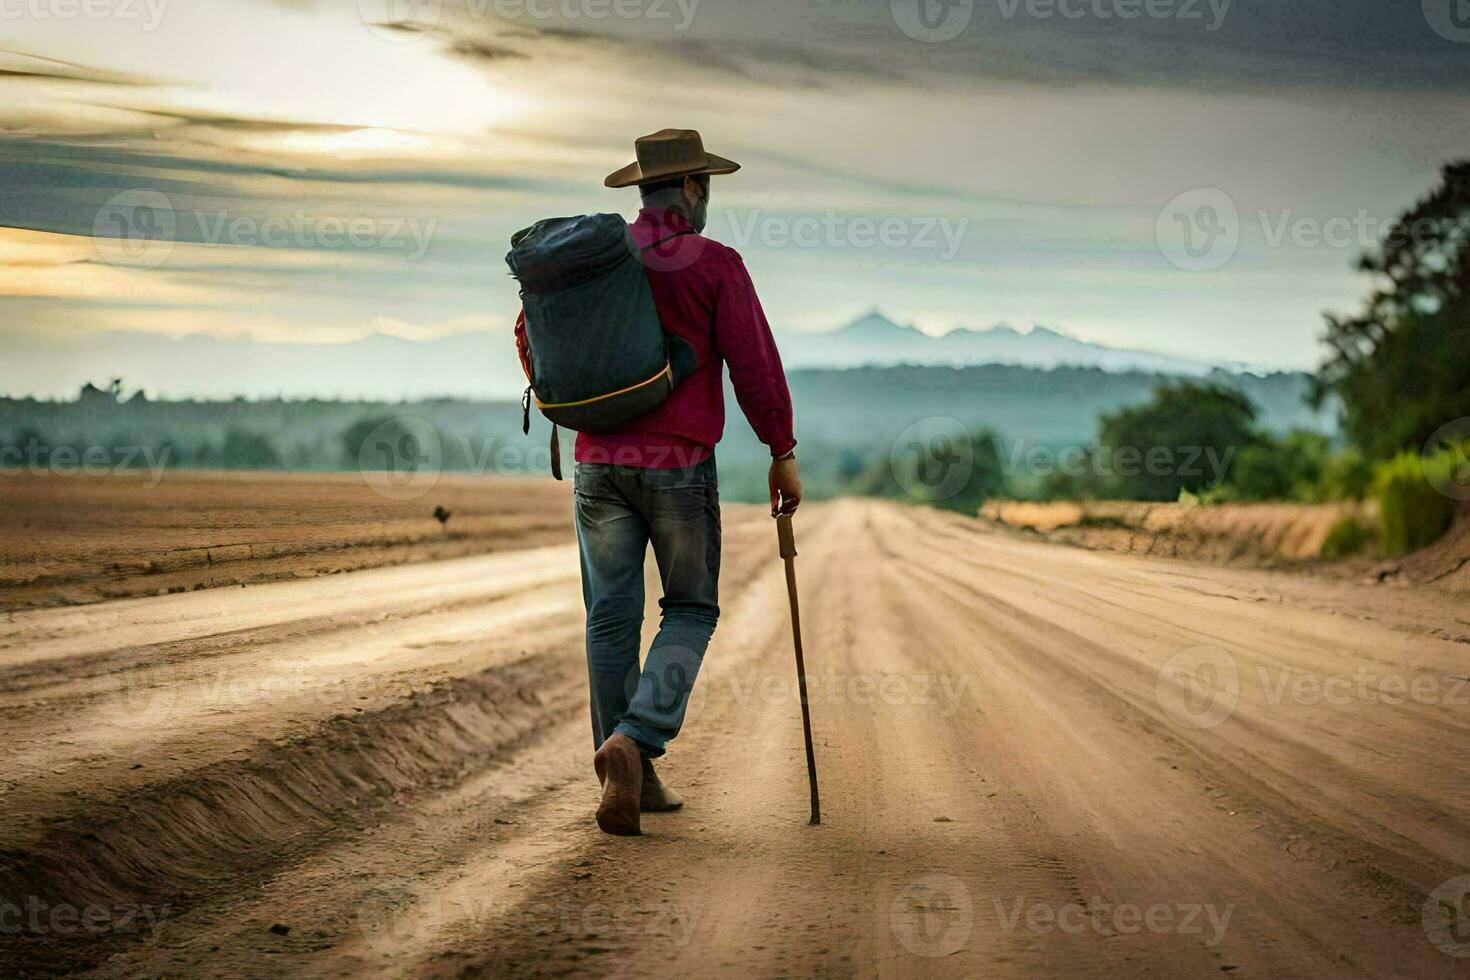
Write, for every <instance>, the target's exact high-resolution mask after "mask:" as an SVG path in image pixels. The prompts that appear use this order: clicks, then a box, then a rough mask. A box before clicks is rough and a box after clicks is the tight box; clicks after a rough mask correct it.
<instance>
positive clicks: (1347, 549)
mask: <svg viewBox="0 0 1470 980" xmlns="http://www.w3.org/2000/svg"><path fill="white" fill-rule="evenodd" d="M1372 537H1373V531H1372V529H1371V528H1369V527H1368V525H1367V524H1365V523H1363V521H1362V520H1360V519H1359V518H1358V516H1357V515H1356V514H1344V515H1343V516H1341V517H1339V518H1338V519H1337V520H1336V521H1335V522H1333V525H1332V527H1330V528H1328V529H1327V537H1326V538H1325V539H1324V540H1323V541H1322V557H1323V558H1342V557H1344V556H1345V555H1355V554H1357V553H1358V552H1360V551H1362V550H1363V548H1364V547H1365V546H1367V544H1368V542H1369V540H1370V539H1371V538H1372Z"/></svg>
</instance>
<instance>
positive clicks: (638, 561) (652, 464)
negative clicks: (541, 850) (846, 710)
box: [516, 129, 801, 835]
mask: <svg viewBox="0 0 1470 980" xmlns="http://www.w3.org/2000/svg"><path fill="white" fill-rule="evenodd" d="M634 148H635V153H636V156H637V161H636V162H634V163H631V164H629V165H628V166H626V167H624V168H622V169H621V170H618V171H616V172H615V173H613V174H610V175H609V176H608V177H607V178H606V180H604V182H603V183H604V184H605V185H606V186H608V187H632V186H637V187H638V190H639V193H640V194H641V195H642V198H643V208H642V210H641V211H640V212H639V213H638V218H637V220H636V221H634V222H633V224H632V226H631V232H632V237H633V240H634V242H635V244H636V245H637V246H638V247H639V249H640V250H641V251H642V254H643V260H644V265H645V267H646V269H647V273H648V280H649V285H650V287H651V289H652V291H653V297H654V303H655V306H656V307H657V309H658V314H659V320H660V322H661V323H662V326H663V329H664V331H665V333H666V334H668V335H670V336H671V338H672V341H673V343H681V342H682V344H687V346H688V348H689V350H687V351H684V352H683V353H685V354H688V353H690V352H692V355H693V357H694V363H695V367H694V369H693V371H692V373H690V374H689V375H688V377H686V378H685V379H684V380H683V381H682V382H681V383H680V384H679V385H677V386H676V387H675V388H674V390H673V392H672V393H671V394H670V395H669V397H668V398H667V399H666V400H665V401H664V402H663V403H662V404H661V405H659V406H658V408H656V409H654V410H653V411H652V412H651V413H649V414H647V415H645V416H643V417H641V418H639V419H637V420H636V421H635V422H633V423H631V424H629V425H628V426H626V427H625V428H623V429H622V430H620V431H617V432H613V433H606V434H599V435H591V434H588V433H585V432H584V433H580V434H579V435H578V436H577V446H576V476H575V495H576V504H575V508H576V522H577V538H578V541H579V543H580V547H581V564H582V595H583V599H584V601H585V603H586V607H587V671H588V678H589V682H590V687H591V701H592V736H593V745H594V747H595V748H596V754H595V756H594V757H593V764H594V768H595V769H596V772H597V776H598V779H600V780H601V781H602V785H603V796H602V802H601V804H600V805H599V807H598V810H597V824H598V826H599V827H601V828H602V829H603V830H604V831H605V832H607V833H610V834H629V835H631V834H637V833H639V832H640V824H639V813H640V811H658V810H674V809H678V808H679V807H680V806H682V805H683V802H682V800H680V799H679V797H678V795H677V794H675V793H674V792H673V791H672V790H670V789H669V788H668V787H666V786H664V785H663V784H662V783H661V782H660V781H659V778H658V776H657V774H656V773H655V772H654V769H653V763H652V760H653V759H656V758H658V757H659V756H661V755H663V754H664V751H665V748H666V747H667V745H668V743H669V741H670V740H671V739H673V738H674V737H675V736H676V735H677V734H678V733H679V727H680V725H681V724H682V723H683V720H684V712H685V709H686V707H687V706H688V701H689V693H690V691H691V690H692V689H693V686H694V680H695V677H696V675H697V674H698V671H699V666H700V663H701V661H702V660H703V658H704V652H705V648H706V647H707V646H708V644H709V640H710V636H711V634H712V633H713V632H714V629H715V622H716V620H717V619H718V617H719V612H720V609H719V574H720V508H719V490H718V484H717V481H716V475H715V458H714V450H715V444H716V443H717V442H719V440H720V436H721V434H722V432H723V430H724V423H725V401H724V390H723V373H724V369H723V366H724V365H726V364H728V365H729V368H730V381H731V384H732V386H733V387H734V389H735V396H736V399H737V400H738V402H739V403H740V408H741V410H742V411H743V412H744V414H745V417H746V419H747V420H748V421H749V422H750V425H751V428H752V429H754V430H755V434H756V436H757V437H758V438H759V439H760V440H761V441H762V442H763V443H765V444H766V446H767V447H769V448H770V450H771V469H770V479H769V483H770V494H771V511H772V514H775V513H777V512H781V513H788V514H789V513H792V512H793V511H795V510H796V508H797V505H798V504H799V503H800V502H801V479H800V477H799V476H798V474H797V468H796V439H795V438H794V437H793V435H792V428H793V422H792V413H791V395H790V392H789V391H788V389H787V386H786V377H785V374H784V372H783V370H782V367H781V358H780V355H779V354H778V353H777V350H776V343H775V340H774V339H773V338H772V336H771V328H770V325H769V324H768V323H767V322H766V317H765V313H764V312H763V311H762V310H761V305H760V301H759V300H758V299H757V298H756V294H755V287H754V285H753V284H752V283H751V280H750V274H749V273H748V272H747V271H746V269H745V265H744V263H743V262H742V261H741V259H740V255H739V254H738V253H737V252H736V251H735V250H734V249H731V248H727V247H726V246H724V245H721V244H719V243H718V242H715V241H712V240H711V239H708V238H705V237H703V235H701V234H700V232H702V231H703V230H704V226H705V220H706V216H707V211H708V207H709V198H710V177H711V176H712V175H722V174H732V173H734V172H735V171H736V170H738V169H740V165H739V164H737V163H735V162H734V161H732V160H727V159H725V158H724V157H719V156H715V155H714V154H712V153H707V152H705V149H704V144H703V141H702V140H701V139H700V135H699V133H697V132H695V131H694V130H677V129H665V130H661V131H659V132H657V133H653V134H652V135H649V136H644V137H642V138H640V139H638V140H636V141H635V142H634ZM516 342H517V345H518V346H519V347H520V348H521V350H522V354H523V356H524V353H525V345H526V339H525V325H524V314H523V316H522V319H520V320H518V321H517V323H516ZM650 543H651V544H652V545H653V554H654V558H655V560H656V561H657V563H658V570H659V577H660V579H661V580H662V584H663V598H662V600H660V602H659V606H660V608H661V610H662V620H661V623H660V626H659V630H658V635H657V637H655V639H654V641H653V644H652V646H651V647H650V649H649V651H648V656H647V657H646V658H645V660H644V663H643V666H642V669H641V670H640V669H639V664H638V655H639V651H640V645H641V639H640V636H641V629H642V623H643V605H644V595H643V562H644V556H645V554H646V552H647V549H648V546H649V544H650Z"/></svg>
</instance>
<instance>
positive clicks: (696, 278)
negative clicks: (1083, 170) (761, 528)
mask: <svg viewBox="0 0 1470 980" xmlns="http://www.w3.org/2000/svg"><path fill="white" fill-rule="evenodd" d="M631 228H632V232H633V240H634V241H635V242H636V243H637V244H638V247H639V248H648V246H650V245H655V247H654V248H652V249H649V250H648V251H647V252H645V253H644V256H643V263H644V266H645V267H646V268H647V270H648V283H649V285H650V286H651V287H652V289H653V302H654V305H655V306H656V307H657V309H658V317H659V321H660V322H661V323H662V324H663V328H664V332H665V333H671V334H677V335H678V336H680V337H683V338H684V339H685V340H687V341H688V342H689V344H690V345H691V346H692V347H693V348H694V352H695V354H696V355H697V356H698V365H699V366H698V367H697V368H695V370H694V372H693V373H692V374H690V375H689V377H687V378H685V379H684V380H683V381H681V382H680V383H679V384H678V385H677V386H676V387H675V388H674V390H673V392H672V393H670V395H669V397H668V398H667V399H665V400H664V403H663V404H662V405H660V406H659V407H658V408H656V409H654V410H653V411H652V412H650V413H648V414H647V415H645V416H643V417H642V418H640V419H638V420H636V421H634V422H632V423H630V424H629V425H628V426H627V427H626V428H624V429H622V430H621V431H619V432H612V433H604V434H602V435H592V434H590V433H586V432H579V433H578V434H577V451H576V459H577V461H578V462H581V463H615V464H618V465H622V466H639V467H644V468H646V469H670V468H672V467H677V466H692V465H694V464H695V463H699V462H702V461H704V460H705V459H707V458H708V457H709V455H710V454H711V453H713V452H714V449H715V443H717V442H719V441H720V436H721V435H722V434H723V433H724V431H725V393H724V365H726V364H728V365H729V366H730V382H731V385H732V386H733V387H734V389H735V399H736V401H738V402H739V403H740V409H741V411H743V412H744V413H745V418H746V419H747V420H748V421H749V422H750V427H751V428H752V429H754V430H755V434H756V437H757V438H759V439H760V441H761V442H763V443H765V444H766V445H767V446H768V447H770V450H771V455H772V456H784V455H786V454H787V453H789V452H790V451H791V450H792V449H794V448H795V447H796V439H795V437H794V436H793V435H792V428H793V424H794V423H793V419H792V413H791V392H790V390H789V389H788V388H787V386H786V374H785V372H784V371H783V370H782V368H781V355H780V353H778V352H777V350H776V341H775V338H774V337H772V336H771V326H770V324H769V323H767V322H766V314H765V312H764V311H763V310H762V309H761V304H760V300H759V299H757V298H756V295H755V284H754V283H752V282H751V281H750V273H749V272H747V271H746V270H745V263H744V262H742V261H741V259H740V253H738V252H736V251H735V250H734V249H733V248H729V247H727V246H725V245H721V244H720V243H719V242H717V241H714V240H713V239H709V238H705V237H704V236H703V235H698V234H695V233H694V232H693V229H692V228H691V227H690V225H689V222H688V221H686V220H685V219H684V216H683V215H681V214H679V213H678V212H677V211H663V210H658V209H654V208H644V209H643V210H642V211H640V212H638V219H637V220H636V221H634V222H633V224H632V226H631ZM681 233H682V234H681ZM525 317H526V315H525V312H524V311H522V313H521V315H520V316H518V317H517V318H516V329H515V333H516V348H517V349H518V350H519V351H520V353H521V363H522V364H523V365H524V364H526V363H527V357H526V353H525V352H526V318H525Z"/></svg>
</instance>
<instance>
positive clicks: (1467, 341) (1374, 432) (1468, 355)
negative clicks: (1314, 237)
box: [1313, 160, 1470, 460]
mask: <svg viewBox="0 0 1470 980" xmlns="http://www.w3.org/2000/svg"><path fill="white" fill-rule="evenodd" d="M1467 235H1470V160H1463V161H1459V162H1457V163H1451V164H1448V165H1447V166H1446V167H1445V168H1444V172H1443V175H1442V182H1441V184H1440V186H1439V187H1437V188H1435V190H1434V191H1433V192H1432V193H1430V194H1429V195H1428V196H1427V197H1425V198H1424V199H1423V200H1421V201H1419V202H1418V203H1417V204H1415V205H1414V206H1413V207H1412V208H1410V209H1409V210H1408V211H1406V212H1405V213H1404V214H1403V215H1402V216H1400V218H1399V219H1398V220H1397V222H1395V224H1394V225H1393V227H1392V228H1391V229H1390V230H1389V232H1388V234H1387V235H1386V236H1385V237H1384V240H1383V242H1381V243H1380V244H1379V245H1378V246H1377V247H1376V248H1374V249H1371V250H1370V251H1369V252H1368V253H1367V254H1365V255H1364V256H1363V257H1362V258H1361V259H1360V260H1359V263H1358V268H1359V269H1360V270H1361V271H1363V272H1366V273H1368V274H1369V275H1371V276H1373V277H1374V279H1375V282H1376V285H1375V288H1374V290H1373V292H1372V293H1371V294H1370V295H1369V296H1368V298H1367V300H1366V301H1365V302H1364V304H1363V308H1362V310H1361V311H1360V312H1358V313H1357V314H1355V315H1352V316H1337V315H1334V314H1330V313H1329V314H1327V332H1326V334H1325V335H1324V340H1325V341H1326V342H1327V344H1328V346H1329V347H1331V349H1332V353H1331V355H1330V356H1329V358H1328V360H1327V361H1326V363H1324V364H1323V365H1322V367H1321V368H1320V369H1319V371H1318V374H1317V378H1316V385H1315V388H1314V391H1313V397H1314V399H1315V401H1316V402H1317V404H1319V405H1320V404H1322V402H1323V400H1324V399H1325V398H1327V397H1328V396H1329V395H1336V396H1337V397H1338V399H1339V400H1340V401H1341V403H1342V422H1343V428H1344V430H1345V431H1346V432H1347V434H1348V435H1349V437H1350V438H1351V439H1352V440H1353V441H1354V442H1355V443H1356V444H1357V445H1358V446H1359V447H1361V448H1362V450H1363V452H1364V453H1365V454H1366V455H1367V456H1368V457H1369V459H1371V460H1384V459H1388V458H1389V457H1391V456H1393V455H1394V454H1395V453H1397V452H1398V451H1399V450H1401V449H1409V450H1413V451H1415V452H1418V451H1419V450H1420V449H1421V447H1423V445H1424V443H1425V442H1426V441H1427V440H1428V439H1429V437H1430V436H1431V435H1432V434H1433V433H1434V432H1435V431H1436V430H1437V429H1438V428H1439V427H1440V426H1441V425H1443V424H1445V423H1446V422H1449V421H1451V420H1453V419H1458V418H1464V417H1466V416H1470V248H1467V247H1466V238H1467Z"/></svg>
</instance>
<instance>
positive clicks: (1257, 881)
mask: <svg viewBox="0 0 1470 980" xmlns="http://www.w3.org/2000/svg"><path fill="white" fill-rule="evenodd" d="M797 530H798V537H799V544H800V547H801V557H800V558H799V559H798V574H799V577H800V580H801V584H802V590H803V595H802V597H803V612H804V621H805V633H806V639H807V651H808V654H807V655H808V663H809V664H810V669H811V671H812V674H813V677H812V682H813V700H814V705H813V711H812V714H813V723H814V727H815V731H816V737H817V759H818V764H819V766H820V769H821V775H822V789H823V816H824V823H823V825H822V826H821V827H816V828H814V827H808V826H806V825H805V818H806V812H807V806H806V778H805V773H804V769H803V758H802V746H801V728H800V721H799V704H798V702H797V698H796V695H795V682H794V677H793V676H792V666H791V652H790V635H789V631H788V625H789V624H788V622H787V620H786V611H785V601H786V600H785V593H784V586H783V582H782V579H781V569H780V565H779V562H778V561H777V560H776V558H775V538H774V531H773V529H772V527H771V522H770V520H769V518H767V517H764V516H762V515H761V514H759V513H758V512H757V511H755V510H751V509H740V508H729V509H727V512H726V539H727V544H726V560H725V570H724V576H723V579H722V582H723V595H722V601H721V605H722V609H723V616H722V620H721V625H720V627H719V630H718V631H717V633H716V636H715V640H714V644H713V646H712V647H711V650H710V652H709V654H708V656H707V658H706V661H705V668H704V673H703V674H702V675H701V681H700V686H699V688H698V690H697V692H696V696H695V700H694V703H693V705H692V707H691V711H690V716H689V720H688V722H687V724H686V730H685V734H684V735H683V736H682V737H681V738H680V739H679V740H678V742H677V743H676V744H675V746H674V748H673V750H672V751H671V753H670V755H669V757H668V758H667V760H666V762H665V763H664V764H663V765H662V766H661V771H662V772H663V773H664V774H665V778H666V780H667V781H668V782H669V783H670V784H672V785H673V786H675V787H676V788H677V789H679V790H680V791H681V792H682V793H683V794H684V796H685V797H686V799H687V800H688V805H687V807H686V808H685V810H684V811H682V812H680V813H675V814H660V815H650V816H648V817H646V818H645V820H644V828H645V836H644V837H642V838H638V839H614V838H609V837H605V836H603V835H601V834H599V833H598V832H597V830H596V827H595V825H594V824H593V823H592V820H591V813H592V809H593V807H594V805H595V800H596V796H597V791H596V783H595V780H594V779H593V777H592V775H591V767H590V757H591V745H590V736H589V735H588V732H587V727H588V726H587V720H586V700H585V698H586V694H585V678H584V674H583V671H584V667H583V665H582V663H581V650H580V621H579V615H580V593H579V590H578V586H577V583H576V563H575V556H574V552H573V551H572V549H571V547H570V546H569V545H566V544H555V545H542V546H537V547H529V548H523V549H519V550H507V551H502V552H499V553H497V554H492V555H487V556H479V557H462V558H454V559H451V560H446V561H439V562H431V563H425V564H416V565H403V566H398V567H392V568H379V569H371V570H365V571H358V572H353V573H351V574H346V575H337V576H331V577H329V578H322V579H313V580H305V581H284V582H274V583H268V584H262V585H251V586H249V587H248V588H238V587H231V588H217V589H210V590H205V591H200V592H191V593H188V594H179V595H165V596H159V597H149V598H139V599H121V600H115V601H111V602H106V603H101V604H96V605H90V606H81V607H74V608H64V609H42V610H29V611H20V612H15V613H13V614H11V615H9V616H8V617H6V618H5V619H3V620H0V710H3V717H4V721H3V726H0V727H3V735H4V738H5V744H6V746H7V752H6V754H5V757H4V759H3V763H0V765H3V768H0V911H6V910H7V909H8V911H6V917H0V956H3V957H7V958H8V960H9V965H8V967H7V966H6V965H5V961H4V960H0V972H4V973H10V972H24V971H38V972H40V971H44V970H54V969H59V968H64V967H67V966H77V967H80V966H86V965H92V966H95V967H96V968H97V971H98V975H100V976H107V977H113V976H116V977H125V976H128V977H130V976H139V975H145V976H161V975H168V976H170V977H189V976H200V977H203V976H211V977H213V976H250V977H262V976H348V975H363V974H366V975H381V976H395V977H401V976H407V977H426V976H505V975H536V976H539V975H558V976H560V975H574V974H577V973H580V972H582V971H586V972H589V973H595V974H598V975H614V976H668V977H673V976H686V975H694V976H708V975H729V976H732V977H746V976H777V975H793V976H795V975H800V976H809V975H816V976H850V975H862V976H872V975H880V976H908V975H924V976H982V975H983V976H990V977H1007V976H1072V975H1076V976H1081V975H1086V976H1099V975H1102V976H1119V977H1122V976H1127V977H1134V976H1159V977H1179V976H1218V975H1221V974H1222V973H1224V974H1229V975H1232V976H1257V977H1283V976H1333V977H1336V976H1349V975H1362V976H1445V977H1449V976H1464V975H1465V971H1466V969H1467V966H1470V960H1467V959H1464V958H1460V957H1463V956H1465V955H1466V954H1470V929H1467V927H1470V913H1467V912H1466V903H1465V899H1464V895H1465V893H1466V891H1470V877H1467V878H1463V879H1459V876H1465V875H1470V832H1467V828H1466V817H1467V804H1470V768H1467V766H1466V761H1467V757H1466V744H1467V737H1470V681H1467V674H1470V647H1467V646H1466V645H1465V643H1463V642H1457V641H1456V640H1454V639H1448V638H1445V637H1446V632H1445V628H1446V626H1447V624H1449V625H1452V627H1453V629H1452V632H1451V635H1454V632H1453V631H1454V630H1458V631H1459V632H1460V635H1463V630H1464V627H1465V626H1466V625H1467V623H1466V620H1467V618H1470V614H1467V612H1466V610H1465V609H1464V608H1463V605H1460V606H1456V605H1455V602H1454V600H1451V599H1450V598H1448V597H1442V596H1439V595H1437V594H1433V593H1424V592H1417V591H1409V590H1398V591H1395V590H1389V589H1385V588H1369V587H1365V586H1353V585H1345V584H1341V583H1325V582H1315V581H1312V580H1310V579H1307V578H1304V577H1296V576H1288V575H1283V574H1279V573H1266V572H1256V571H1245V570H1229V569H1218V568H1212V567H1206V566H1198V565H1187V564H1183V563H1177V562H1168V561H1164V560H1157V559H1144V558H1137V557H1129V556H1118V555H1106V554H1095V553H1087V552H1081V551H1076V550H1071V549H1067V548H1064V547H1060V546H1056V545H1049V544H1043V543H1036V542H1027V541H1021V540H1018V539H1016V538H1013V537H1011V536H1008V535H1005V534H1002V533H996V532H990V531H986V530H985V529H983V527H981V526H980V525H979V524H977V523H976V522H973V521H969V520H965V519H963V518H960V517H956V516H952V515H946V514H942V513H938V512H934V511H930V510H925V509H920V508H904V507H898V506H893V505H887V504H881V503H873V502H855V501H843V502H839V503H834V504H828V505H823V506H812V507H809V508H808V509H807V510H805V511H804V512H803V513H802V515H801V516H800V517H799V518H798V527H797ZM651 594H653V593H652V592H651ZM651 613H656V609H651ZM654 620H655V616H654V615H652V614H651V615H650V616H649V619H648V623H647V628H648V629H649V630H650V631H651V629H652V628H653V625H654ZM1454 624H1458V625H1454ZM1456 879H1459V880H1458V881H1456ZM1436 889H1438V891H1437V892H1436ZM1431 893H1435V897H1434V899H1433V901H1431V902H1430V904H1429V910H1428V912H1427V913H1426V911H1425V906H1426V899H1427V898H1428V897H1429V896H1430V895H1431ZM7 903H8V904H7ZM1455 915H1460V916H1467V917H1466V918H1463V919H1460V920H1458V921H1456V920H1455V918H1454V917H1455ZM22 918H24V920H25V922H26V925H25V927H24V928H22V929H20V930H17V929H16V928H15V927H14V923H16V922H18V921H21V919H22ZM124 919H126V921H124ZM1457 927H1458V928H1457ZM1454 954H1459V955H1458V956H1457V955H1454Z"/></svg>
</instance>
